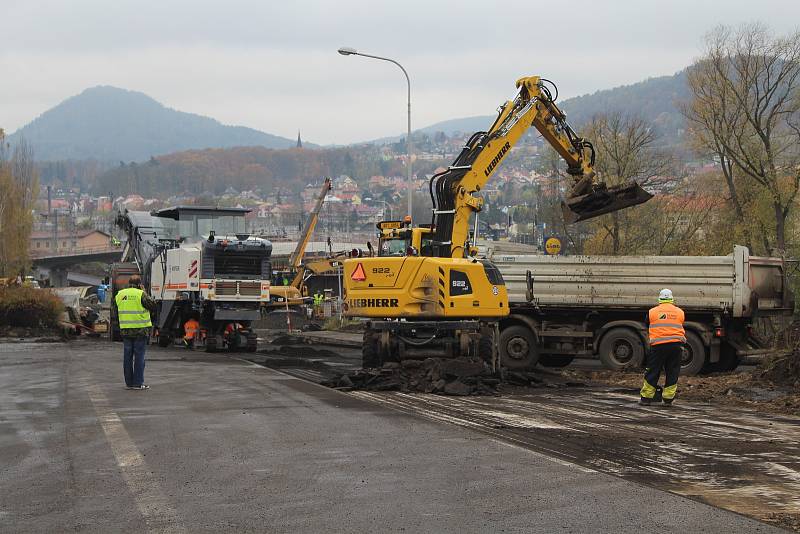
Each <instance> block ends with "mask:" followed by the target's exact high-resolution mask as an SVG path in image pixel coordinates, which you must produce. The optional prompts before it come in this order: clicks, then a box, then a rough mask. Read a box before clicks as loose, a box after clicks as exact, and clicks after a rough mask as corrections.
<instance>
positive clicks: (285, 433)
mask: <svg viewBox="0 0 800 534" xmlns="http://www.w3.org/2000/svg"><path fill="white" fill-rule="evenodd" d="M120 363H121V346H120V344H110V343H107V342H103V341H97V342H85V341H80V342H73V343H69V344H55V345H35V344H13V345H12V344H2V345H0V466H2V469H0V529H1V530H5V531H9V532H54V531H88V532H109V531H135V532H143V531H145V532H146V531H153V532H211V531H214V532H218V531H221V530H226V531H259V532H403V531H405V532H458V533H466V532H488V531H493V532H548V533H550V532H635V533H637V534H638V533H641V532H643V531H644V532H780V530H779V529H776V528H774V527H771V526H768V525H766V524H764V523H760V522H758V521H755V520H753V519H749V518H746V517H744V516H741V515H737V514H734V513H731V512H728V511H725V510H722V509H719V508H716V507H713V506H709V505H707V504H703V503H700V502H697V501H696V500H692V499H688V498H685V497H681V496H678V495H675V494H672V493H667V492H664V491H660V490H658V489H655V488H652V487H648V486H645V485H642V484H639V483H636V482H633V481H630V480H625V479H622V478H619V477H615V476H611V475H608V474H604V473H600V472H598V471H597V470H594V469H588V468H586V467H582V466H578V465H576V464H574V463H571V462H567V461H564V460H563V459H560V458H557V457H555V456H553V457H551V456H550V455H547V454H543V453H540V452H536V451H532V450H530V449H527V448H524V447H520V446H516V445H514V444H512V443H509V442H506V441H504V440H502V439H498V438H497V437H494V436H491V435H488V434H486V433H484V432H480V431H476V430H475V429H471V428H467V427H464V426H459V425H457V424H449V423H448V422H446V421H441V420H434V419H431V418H429V417H424V416H422V415H419V414H414V413H404V412H403V411H400V410H397V409H395V408H394V407H392V406H388V405H386V404H385V403H381V402H374V401H373V400H372V399H370V398H362V397H359V396H357V395H352V394H344V393H340V392H337V391H333V390H329V389H326V388H323V387H321V386H318V385H316V384H313V383H310V382H308V381H304V380H301V379H298V378H296V377H292V376H289V375H286V374H284V373H282V372H280V371H276V370H272V369H267V368H264V367H261V366H256V365H254V364H251V363H249V362H245V361H242V360H236V359H232V358H229V357H227V356H225V355H206V354H203V353H189V352H183V351H179V350H176V349H165V350H159V349H155V348H152V349H151V350H150V352H149V362H148V364H147V370H146V378H147V382H148V383H149V384H150V385H151V386H152V389H151V390H149V391H128V390H125V389H124V388H123V386H122V378H121V374H122V370H121V365H120ZM538 431H540V432H547V431H548V429H547V428H541V429H539V430H538Z"/></svg>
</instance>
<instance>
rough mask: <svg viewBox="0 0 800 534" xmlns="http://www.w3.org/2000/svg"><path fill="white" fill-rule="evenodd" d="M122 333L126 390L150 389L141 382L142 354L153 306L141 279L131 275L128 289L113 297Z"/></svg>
mask: <svg viewBox="0 0 800 534" xmlns="http://www.w3.org/2000/svg"><path fill="white" fill-rule="evenodd" d="M114 302H115V303H116V305H117V314H118V316H119V328H120V331H121V332H122V347H123V362H122V370H123V373H124V375H125V387H126V388H127V389H150V386H148V385H147V384H145V383H144V353H145V349H146V348H147V339H148V337H150V327H151V326H153V325H152V323H151V322H150V312H151V311H155V309H156V303H155V302H154V301H153V299H151V298H150V297H149V296H148V295H147V293H145V292H144V291H143V290H142V279H141V278H139V276H137V275H134V276H131V278H130V280H129V281H128V287H126V288H125V289H123V290H121V291H119V292H118V293H117V295H116V297H115V298H114Z"/></svg>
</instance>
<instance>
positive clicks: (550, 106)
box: [343, 76, 652, 367]
mask: <svg viewBox="0 0 800 534" xmlns="http://www.w3.org/2000/svg"><path fill="white" fill-rule="evenodd" d="M517 89H518V93H517V95H516V97H515V98H514V99H513V100H510V101H508V102H506V103H505V104H503V105H502V106H501V107H500V109H499V113H498V116H497V118H496V120H495V121H494V124H492V126H491V128H489V130H488V131H486V132H477V133H475V134H473V135H472V137H470V139H469V141H468V142H467V144H466V146H464V148H463V149H462V151H461V153H460V154H459V155H458V157H457V158H456V160H455V161H454V162H453V164H452V165H450V166H449V167H448V168H447V169H446V170H445V171H443V172H441V173H438V174H436V175H434V176H433V177H432V178H431V180H430V184H429V190H430V195H431V200H432V202H433V217H432V221H431V223H430V224H427V225H421V226H417V227H412V226H411V221H410V218H409V217H406V219H405V220H403V221H384V222H380V223H378V225H377V226H378V230H379V243H378V250H377V255H376V256H373V257H369V258H355V259H348V260H345V262H344V275H343V278H344V287H345V298H346V302H345V306H346V308H345V315H346V316H348V317H354V318H355V317H358V318H367V319H368V321H367V323H366V328H365V331H364V345H363V365H364V367H377V366H380V365H381V364H382V363H384V362H386V361H399V360H404V359H421V358H426V357H471V358H482V359H484V360H491V361H492V362H493V364H496V363H497V339H498V337H499V335H498V330H499V329H498V322H499V320H500V319H501V318H503V317H505V316H507V315H508V313H509V304H508V296H507V293H506V287H505V284H504V281H503V277H502V275H501V274H500V271H499V270H498V269H497V268H496V267H495V266H494V265H493V264H492V263H491V262H490V261H488V260H481V259H477V258H476V257H475V255H476V254H477V248H476V247H475V246H474V243H472V242H470V218H471V217H472V215H473V214H477V213H478V212H480V211H481V209H482V207H483V205H484V199H483V198H482V197H481V196H479V195H478V193H480V191H481V189H483V188H484V186H485V185H486V183H487V182H488V181H489V179H490V178H491V177H492V175H493V174H494V172H495V171H496V170H497V168H498V167H499V165H500V164H501V163H502V162H503V159H504V158H505V156H506V155H507V154H508V152H509V151H510V150H511V148H512V147H513V146H514V145H515V144H516V143H517V142H518V141H519V139H520V138H521V137H522V135H523V134H524V133H525V132H526V131H527V130H528V128H529V127H531V126H533V127H535V128H536V129H537V130H538V131H539V133H541V135H542V137H544V139H545V140H546V141H547V142H548V143H549V144H550V145H551V146H552V147H553V148H554V149H555V150H556V151H557V152H558V154H559V155H560V156H561V157H562V158H563V159H564V160H565V161H566V162H567V172H568V173H569V174H570V175H571V176H572V178H573V183H572V186H571V189H570V190H569V192H568V194H567V196H566V198H565V200H564V202H563V203H562V210H563V212H564V217H565V220H566V221H567V222H577V221H582V220H586V219H590V218H592V217H597V216H599V215H602V214H605V213H610V212H612V211H616V210H620V209H623V208H626V207H629V206H635V205H637V204H641V203H643V202H646V201H647V200H649V199H650V198H651V197H652V195H650V194H649V193H647V192H646V191H644V190H643V189H642V188H641V187H640V186H639V185H638V184H636V183H635V182H632V183H629V184H624V185H621V186H616V187H607V186H606V185H605V184H604V183H598V182H596V181H595V171H594V159H595V153H594V147H593V146H592V144H591V143H590V142H589V141H588V140H586V139H583V138H581V137H579V136H578V135H577V134H576V133H575V131H574V130H573V129H572V128H571V127H570V126H569V124H567V121H566V116H565V114H564V113H563V112H562V111H561V110H560V109H559V108H558V106H556V104H555V96H556V95H557V92H556V91H557V90H556V88H555V85H554V84H552V82H549V81H548V80H545V79H543V78H539V77H537V76H531V77H525V78H521V79H519V80H518V81H517ZM554 92H556V93H555V95H554V94H553V93H554Z"/></svg>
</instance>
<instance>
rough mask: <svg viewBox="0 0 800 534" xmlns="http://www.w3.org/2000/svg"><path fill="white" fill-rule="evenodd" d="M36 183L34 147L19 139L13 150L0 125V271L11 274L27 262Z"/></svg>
mask: <svg viewBox="0 0 800 534" xmlns="http://www.w3.org/2000/svg"><path fill="white" fill-rule="evenodd" d="M38 190H39V185H38V179H37V174H36V169H35V167H34V164H33V150H32V149H31V147H30V145H29V144H28V143H27V142H25V140H23V139H20V141H19V142H18V143H17V145H16V146H15V147H14V149H13V151H12V150H11V147H10V146H9V145H8V144H7V143H6V141H5V136H4V134H3V130H2V129H0V235H1V236H2V239H0V275H2V276H13V275H15V274H18V273H19V272H21V271H24V270H25V269H26V268H27V267H28V265H29V258H28V242H29V239H30V233H31V228H32V226H33V207H34V203H35V201H36V197H37V194H38Z"/></svg>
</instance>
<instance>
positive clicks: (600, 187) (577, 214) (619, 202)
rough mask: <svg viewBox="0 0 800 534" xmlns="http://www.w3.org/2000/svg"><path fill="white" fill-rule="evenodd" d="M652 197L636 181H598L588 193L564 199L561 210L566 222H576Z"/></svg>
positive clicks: (640, 202) (633, 204) (627, 206)
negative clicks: (611, 184) (614, 184)
mask: <svg viewBox="0 0 800 534" xmlns="http://www.w3.org/2000/svg"><path fill="white" fill-rule="evenodd" d="M651 198H653V195H651V194H650V193H648V192H647V191H645V190H644V189H642V188H641V186H640V185H639V184H637V183H636V182H630V183H627V184H623V185H618V186H614V187H606V184H604V183H598V184H593V185H592V187H591V190H590V191H589V192H588V193H586V194H583V195H577V196H573V197H569V198H567V199H566V200H565V201H562V202H561V211H562V212H563V214H564V222H566V223H574V222H579V221H585V220H587V219H591V218H593V217H599V216H600V215H604V214H606V213H611V212H612V211H617V210H621V209H624V208H629V207H631V206H636V205H638V204H643V203H645V202H647V201H648V200H650V199H651Z"/></svg>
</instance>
